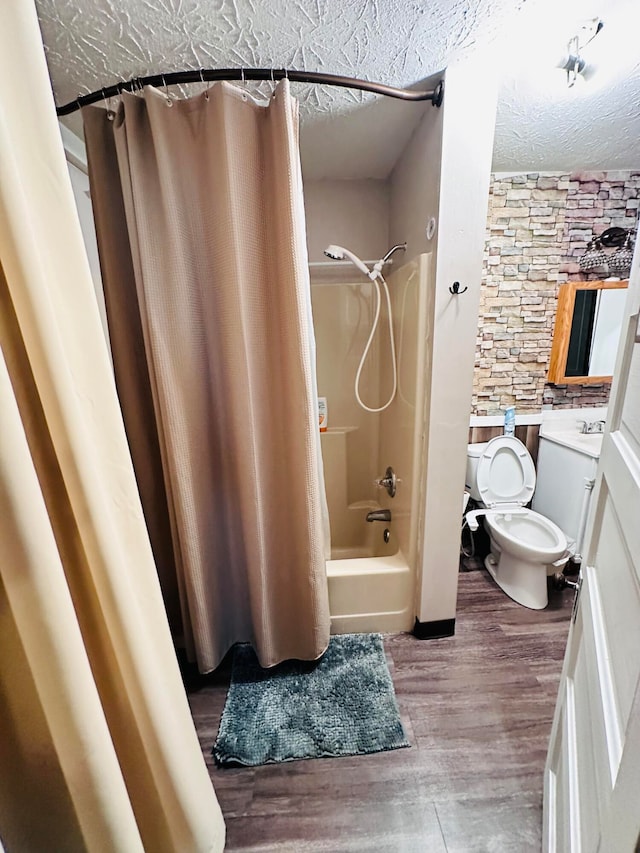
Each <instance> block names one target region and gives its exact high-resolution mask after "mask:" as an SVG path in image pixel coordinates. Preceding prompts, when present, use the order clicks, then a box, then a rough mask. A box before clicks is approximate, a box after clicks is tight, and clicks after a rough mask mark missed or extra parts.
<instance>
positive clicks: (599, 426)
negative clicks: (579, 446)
mask: <svg viewBox="0 0 640 853" xmlns="http://www.w3.org/2000/svg"><path fill="white" fill-rule="evenodd" d="M578 424H582V429H581V430H580V432H581V433H582V434H583V435H591V434H592V433H594V432H604V426H605V422H604V421H578Z"/></svg>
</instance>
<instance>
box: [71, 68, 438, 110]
mask: <svg viewBox="0 0 640 853" xmlns="http://www.w3.org/2000/svg"><path fill="white" fill-rule="evenodd" d="M285 78H287V79H288V80H291V82H292V83H319V84H324V85H326V86H340V87H342V88H343V89H360V90H362V91H363V92H374V93H375V94H377V95H386V96H387V97H389V98H399V99H400V100H403V101H431V103H432V104H433V105H434V106H436V107H439V106H440V105H441V104H442V98H443V94H444V85H443V82H442V80H440V82H439V83H438V84H437V86H436V87H435V89H426V90H422V89H398V88H396V87H395V86H387V85H385V84H384V83H371V82H369V81H368V80H359V79H358V78H356V77H342V76H341V75H339V74H322V73H319V72H317V71H294V70H293V69H292V70H288V69H287V68H209V69H207V68H201V69H198V70H197V71H170V72H169V73H167V74H151V75H149V76H148V77H133V78H132V79H131V80H122V81H121V82H120V83H115V84H114V85H113V86H105V87H104V88H103V89H99V90H98V91H96V92H91V94H90V95H78V97H77V98H76V99H75V101H69V103H68V104H63V105H62V106H61V107H58V108H57V109H56V113H57V114H58V115H59V116H66V115H69V114H70V113H73V112H75V111H76V110H79V109H80V108H81V107H86V106H88V105H89V104H96V103H98V101H106V100H107V99H108V98H114V97H117V96H118V95H119V94H120V93H121V92H133V91H136V90H137V89H140V88H142V87H143V86H156V87H157V86H164V87H166V86H176V85H179V84H181V83H206V82H208V81H214V80H241V81H242V82H244V81H245V80H270V81H271V82H275V81H276V80H283V79H285Z"/></svg>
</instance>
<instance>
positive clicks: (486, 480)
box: [476, 435, 536, 508]
mask: <svg viewBox="0 0 640 853" xmlns="http://www.w3.org/2000/svg"><path fill="white" fill-rule="evenodd" d="M476 484H477V486H478V491H479V492H480V496H481V499H482V502H483V503H484V505H485V506H487V507H490V508H493V507H497V506H501V505H503V504H509V505H511V506H525V504H528V503H529V501H530V500H531V497H532V495H533V491H534V489H535V486H536V471H535V468H534V466H533V460H532V458H531V456H530V455H529V451H528V450H527V448H526V447H525V446H524V444H523V443H522V442H521V441H520V440H519V439H517V438H515V437H514V436H511V435H500V436H498V438H492V439H491V441H489V442H488V443H487V446H486V448H485V450H484V452H483V454H482V456H481V457H480V459H479V460H478V471H477V474H476Z"/></svg>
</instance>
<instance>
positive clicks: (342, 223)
mask: <svg viewBox="0 0 640 853" xmlns="http://www.w3.org/2000/svg"><path fill="white" fill-rule="evenodd" d="M304 206H305V213H306V217H307V246H308V250H309V260H310V261H326V260H327V258H326V257H325V255H324V250H325V249H326V247H327V246H328V245H330V244H331V243H335V244H338V245H339V246H344V247H345V248H347V249H350V250H351V251H352V252H355V254H356V255H358V257H360V258H362V260H377V259H378V258H380V257H382V256H383V255H384V254H385V253H386V252H387V249H388V248H389V246H390V244H389V188H388V185H387V182H386V181H374V180H362V181H307V182H305V184H304Z"/></svg>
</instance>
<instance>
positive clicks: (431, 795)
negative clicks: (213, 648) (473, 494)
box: [187, 570, 573, 853]
mask: <svg viewBox="0 0 640 853" xmlns="http://www.w3.org/2000/svg"><path fill="white" fill-rule="evenodd" d="M459 578H460V582H459V598H458V604H459V608H458V614H457V620H456V635H455V636H454V637H451V638H448V639H443V640H427V641H419V640H416V639H415V638H414V637H413V636H411V635H409V634H399V635H398V634H396V635H385V648H386V651H387V659H388V662H389V668H390V670H391V674H392V676H393V681H394V685H395V689H396V695H397V698H398V704H399V707H400V712H401V715H402V719H403V723H404V726H405V729H406V732H407V736H408V738H409V741H410V743H411V745H412V746H411V748H410V749H401V750H395V751H393V752H386V753H380V754H377V755H368V756H357V757H354V758H333V759H327V758H325V759H316V760H311V761H294V762H290V763H287V764H280V765H269V766H265V767H257V768H238V769H225V770H221V769H218V768H216V767H215V765H214V763H213V760H212V758H211V754H210V753H211V747H212V745H213V742H214V740H215V736H216V733H217V730H218V724H219V720H220V715H221V713H222V708H223V705H224V701H225V696H226V689H227V686H228V676H229V669H228V667H225V666H223V667H221V668H220V670H219V671H217V672H216V673H214V674H212V675H211V676H208V677H206V678H196V679H194V680H192V681H191V682H188V683H187V692H188V695H189V701H190V704H191V709H192V713H193V717H194V720H195V724H196V729H197V731H198V735H199V738H200V742H201V744H202V749H203V753H204V755H205V758H206V761H207V765H208V767H209V770H210V774H211V779H212V781H213V784H214V786H215V789H216V793H217V795H218V799H219V801H220V805H221V807H222V811H223V813H224V816H225V821H226V825H227V847H226V850H228V851H237V850H243V851H263V853H264V851H278V853H306V851H323V853H329V851H330V853H360V851H363V853H364V851H376V853H414V851H415V853H427V851H429V853H432V851H433V853H439V851H448V853H454V851H455V852H456V853H457V851H460V853H471V851H483V853H484V851H491V853H501V851H508V853H526V851H536V853H537V851H540V849H541V822H542V773H543V767H544V762H545V756H546V750H547V742H548V738H549V733H550V728H551V720H552V716H553V710H554V704H555V696H556V691H557V686H558V680H559V676H560V670H561V666H562V659H563V655H564V648H565V644H566V636H567V631H568V627H569V617H570V611H571V602H572V599H573V593H572V591H571V590H570V589H565V590H563V591H561V592H558V591H553V590H551V591H550V601H549V606H548V607H547V609H546V610H544V611H538V612H536V611H532V610H527V609H526V608H524V607H520V606H519V605H517V604H515V603H514V602H512V601H511V600H510V599H509V598H508V597H507V596H506V595H505V594H504V593H503V592H502V591H501V590H500V589H498V587H497V586H496V585H495V584H494V583H493V581H492V580H491V579H490V577H489V575H488V574H487V573H486V572H485V571H484V570H480V571H469V572H461V573H460V576H459Z"/></svg>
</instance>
